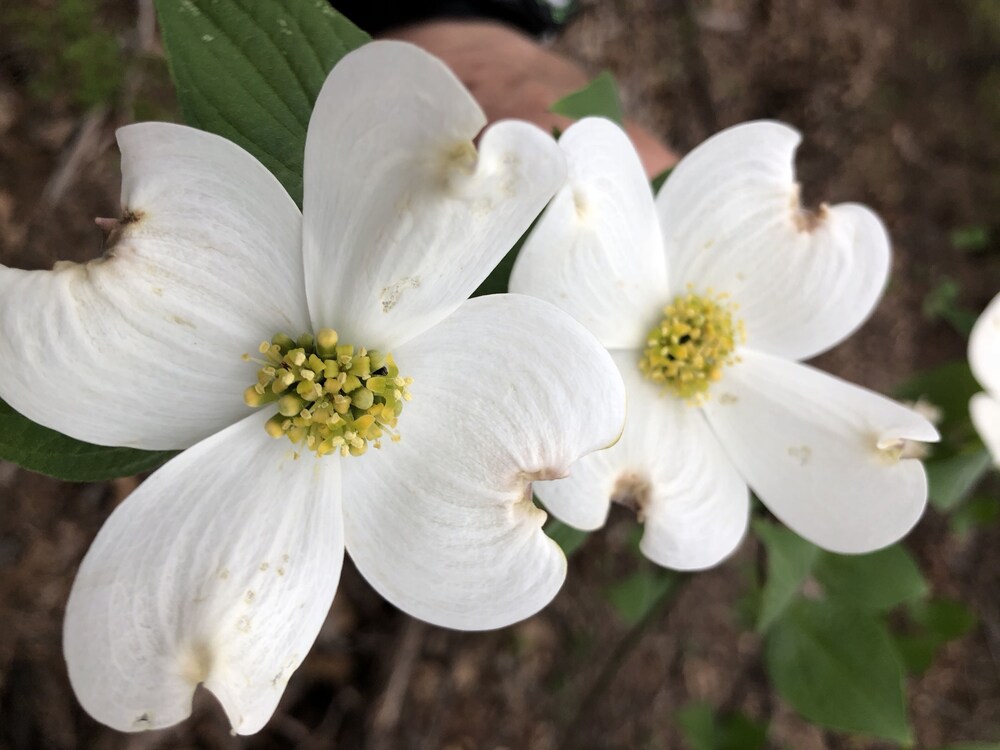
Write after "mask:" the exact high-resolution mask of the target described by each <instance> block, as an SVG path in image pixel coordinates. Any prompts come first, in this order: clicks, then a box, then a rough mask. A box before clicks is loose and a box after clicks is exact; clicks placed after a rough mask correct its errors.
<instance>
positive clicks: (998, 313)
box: [969, 294, 1000, 398]
mask: <svg viewBox="0 0 1000 750" xmlns="http://www.w3.org/2000/svg"><path fill="white" fill-rule="evenodd" d="M969 365H970V366H971V367H972V374H973V375H975V376H976V380H978V381H979V384H980V385H981V386H983V388H985V389H986V390H987V391H989V392H990V393H991V394H992V395H993V396H994V397H995V398H1000V294H998V295H997V296H996V297H994V298H993V301H992V302H990V304H989V305H987V306H986V309H985V310H983V313H982V315H980V316H979V319H978V320H977V321H976V325H975V326H973V328H972V333H971V334H970V336H969Z"/></svg>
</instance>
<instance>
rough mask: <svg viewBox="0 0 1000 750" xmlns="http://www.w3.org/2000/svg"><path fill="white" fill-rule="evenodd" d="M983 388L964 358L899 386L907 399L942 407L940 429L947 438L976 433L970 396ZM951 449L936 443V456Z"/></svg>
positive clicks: (900, 396)
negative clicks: (972, 424)
mask: <svg viewBox="0 0 1000 750" xmlns="http://www.w3.org/2000/svg"><path fill="white" fill-rule="evenodd" d="M981 390H982V387H981V386H980V385H979V383H977V382H976V379H975V378H974V377H973V376H972V371H971V370H970V369H969V363H968V362H967V361H965V360H964V359H963V360H959V361H957V362H949V363H948V364H945V365H941V366H940V367H935V368H934V369H932V370H926V371H924V372H921V373H918V374H917V375H914V376H913V377H912V378H910V379H909V380H907V381H906V382H905V383H903V384H902V385H901V386H899V387H898V388H897V389H896V395H897V397H898V398H901V399H904V400H907V401H920V400H924V401H926V402H928V403H929V404H931V405H932V406H935V407H937V408H938V409H940V410H941V422H940V423H939V424H938V429H939V430H940V431H941V433H942V435H943V436H945V437H946V438H947V437H952V438H954V437H955V436H956V435H958V436H961V434H962V433H967V434H968V435H969V436H972V435H973V434H974V432H973V430H972V427H971V424H970V422H969V399H970V398H972V396H973V394H975V393H978V392H979V391H981ZM947 448H948V446H947V445H942V446H934V451H935V455H938V453H939V452H943V451H945V450H947Z"/></svg>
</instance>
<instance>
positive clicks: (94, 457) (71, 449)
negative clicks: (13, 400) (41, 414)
mask: <svg viewBox="0 0 1000 750" xmlns="http://www.w3.org/2000/svg"><path fill="white" fill-rule="evenodd" d="M173 455H174V453H172V452H170V451H140V450H134V449H132V448H106V447H104V446H100V445H91V444H90V443H84V442H81V441H79V440H74V439H73V438H70V437H66V436H65V435H63V434H60V433H58V432H56V431H55V430H50V429H48V428H46V427H42V426H41V425H38V424H35V423H34V422H32V421H31V420H29V419H27V418H26V417H23V416H21V415H20V414H18V413H17V412H16V411H14V410H13V409H12V408H11V407H10V406H8V405H7V404H6V403H4V402H3V401H0V459H4V460H7V461H13V462H14V463H16V464H19V465H20V466H23V467H24V468H26V469H30V470H31V471H37V472H38V473H40V474H48V475H49V476H53V477H58V478H59V479H67V480H70V481H73V482H96V481H100V480H104V479H113V478H114V477H121V476H128V475H131V474H138V473H139V472H142V471H148V470H150V469H155V468H156V467H157V466H159V465H160V464H162V463H163V462H164V461H166V460H168V459H169V458H171V457H172V456H173Z"/></svg>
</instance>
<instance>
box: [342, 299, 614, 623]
mask: <svg viewBox="0 0 1000 750" xmlns="http://www.w3.org/2000/svg"><path fill="white" fill-rule="evenodd" d="M397 360H398V362H399V366H400V368H401V370H403V371H406V372H408V373H411V374H412V376H413V386H412V388H411V391H412V393H413V401H412V402H411V403H408V404H407V405H406V410H405V412H404V416H405V418H406V420H405V423H404V421H403V420H400V427H399V432H400V435H401V438H402V439H401V440H400V442H399V443H396V444H392V445H387V446H384V447H383V448H382V450H381V451H370V452H369V453H368V454H366V456H365V457H364V458H365V460H363V461H351V462H348V463H346V464H345V466H344V522H345V526H346V539H347V549H348V552H349V553H350V555H351V558H352V559H353V560H354V562H355V564H356V565H357V566H358V569H359V570H360V571H361V573H362V575H364V576H365V578H367V579H368V581H369V582H370V583H371V584H372V585H373V586H374V587H375V588H376V589H378V590H379V592H380V593H381V594H382V595H383V596H385V598H386V599H388V600H389V601H391V602H392V603H393V604H395V605H396V606H398V607H400V608H401V609H403V610H404V611H406V612H408V613H410V614H412V615H414V616H416V617H419V618H421V619H423V620H427V621H428V622H432V623H436V624H439V625H445V626H448V627H453V628H460V629H464V630H480V629H486V628H497V627H501V626H504V625H508V624H510V623H512V622H516V621H518V620H520V619H522V618H524V617H527V616H529V615H531V614H533V613H534V612H536V611H537V610H538V609H540V608H541V607H543V606H544V605H545V604H547V603H548V602H549V601H550V600H551V598H552V597H553V596H554V595H555V593H556V591H558V590H559V587H560V586H561V584H562V581H563V578H564V576H565V572H566V561H565V558H564V557H563V554H562V552H561V550H560V549H559V547H558V546H557V545H556V544H555V543H554V542H552V540H550V539H549V538H548V537H546V536H545V534H544V533H543V532H542V530H541V527H542V523H543V522H544V520H545V513H544V512H543V511H541V510H539V509H538V508H537V507H535V505H534V504H533V503H532V501H531V483H532V481H534V480H538V479H548V478H552V477H557V476H563V475H565V474H566V472H567V470H568V468H569V466H570V464H571V463H573V462H574V461H575V460H577V459H578V458H579V457H580V456H582V455H584V454H586V453H589V452H590V451H593V450H596V449H599V448H603V447H606V446H607V445H608V444H610V443H612V442H614V441H615V440H616V439H617V438H618V436H619V434H620V433H621V429H622V424H623V422H624V418H625V396H624V388H623V386H622V382H621V378H620V377H619V376H618V373H617V371H616V370H615V368H614V365H613V363H612V362H611V359H610V357H609V356H608V354H607V352H605V351H604V350H603V349H602V348H601V346H600V344H599V343H598V342H597V341H596V340H595V339H594V338H593V337H592V336H590V334H588V333H587V331H586V330H585V329H584V328H583V327H582V326H580V325H579V324H578V323H576V322H574V321H573V320H572V319H571V318H570V317H569V316H567V315H566V314H565V313H561V312H560V311H559V310H558V309H556V308H555V307H553V306H551V305H548V304H546V303H544V302H541V301H538V300H535V299H532V298H530V297H521V296H519V295H497V296H490V297H479V298H476V299H473V300H469V301H468V302H466V303H465V304H463V305H462V306H461V307H459V308H458V310H456V311H455V312H454V313H453V314H452V315H450V316H449V317H448V318H446V319H445V320H444V321H442V322H441V323H439V324H438V325H436V326H434V327H433V328H432V329H431V330H429V331H427V332H426V333H424V334H422V335H420V336H418V337H417V338H415V339H413V340H412V341H410V342H409V343H408V344H406V345H405V346H403V347H400V348H399V350H398V352H397Z"/></svg>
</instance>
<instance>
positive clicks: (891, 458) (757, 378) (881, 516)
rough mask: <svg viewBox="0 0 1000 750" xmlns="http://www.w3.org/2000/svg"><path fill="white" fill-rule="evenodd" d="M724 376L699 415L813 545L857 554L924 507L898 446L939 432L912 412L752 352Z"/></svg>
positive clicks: (889, 536) (921, 489) (766, 498)
mask: <svg viewBox="0 0 1000 750" xmlns="http://www.w3.org/2000/svg"><path fill="white" fill-rule="evenodd" d="M740 354H741V357H742V359H743V361H742V362H741V363H739V364H735V365H732V366H730V367H729V368H727V369H726V371H725V374H724V376H723V380H722V381H721V382H719V383H717V384H716V385H714V386H713V389H712V398H711V400H710V401H709V402H708V403H707V404H706V406H705V413H706V415H707V416H708V420H709V423H710V425H711V426H712V429H713V430H714V431H715V433H716V435H717V436H718V437H719V440H720V441H721V442H722V445H723V447H724V448H725V449H726V451H727V453H728V454H729V456H730V458H731V459H732V461H733V463H734V464H735V465H736V467H737V468H738V469H739V471H740V473H741V474H742V475H743V477H744V479H746V481H747V483H748V484H749V485H750V487H751V488H752V489H753V491H754V492H755V493H757V495H758V497H760V499H761V500H762V501H763V502H764V504H765V505H767V507H768V508H769V509H770V510H771V511H772V512H773V513H774V514H775V515H776V516H778V518H780V519H781V520H782V521H784V522H785V523H786V524H787V525H788V526H790V527H791V528H792V529H793V530H795V531H796V532H797V533H799V534H800V535H802V536H804V537H805V538H806V539H809V540H810V541H811V542H813V543H815V544H818V545H819V546H821V547H823V548H825V549H829V550H832V551H834V552H843V553H862V552H870V551H872V550H876V549H879V548H881V547H885V546H887V545H889V544H892V543H893V542H896V541H898V540H899V539H900V538H901V537H902V536H903V535H905V534H906V533H907V532H908V531H909V530H910V529H911V528H912V527H913V525H914V524H915V523H916V522H917V520H918V519H919V518H920V516H921V514H922V513H923V510H924V507H925V506H926V504H927V478H926V475H925V474H924V468H923V466H922V465H921V463H920V462H919V461H917V460H915V459H906V458H904V459H899V458H896V455H898V449H899V447H900V445H901V441H902V440H917V441H923V442H932V441H935V440H937V439H938V434H937V431H936V430H935V429H934V426H933V425H931V423H930V422H928V421H927V420H926V419H924V418H923V417H922V416H920V415H919V414H917V413H916V412H915V411H913V410H911V409H907V408H906V407H904V406H902V405H900V404H898V403H896V402H895V401H891V400H889V399H887V398H885V397H883V396H880V395H878V394H877V393H874V392H872V391H868V390H866V389H864V388H859V387H858V386H855V385H851V384H850V383H846V382H844V381H842V380H840V379H838V378H835V377H833V376H831V375H827V374H825V373H822V372H820V371H819V370H815V369H813V368H811V367H808V366H807V365H801V364H798V363H795V362H788V361H787V360H783V359H780V358H778V357H772V356H770V355H767V354H763V353H760V352H755V351H746V350H745V351H742V352H741V353H740Z"/></svg>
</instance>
